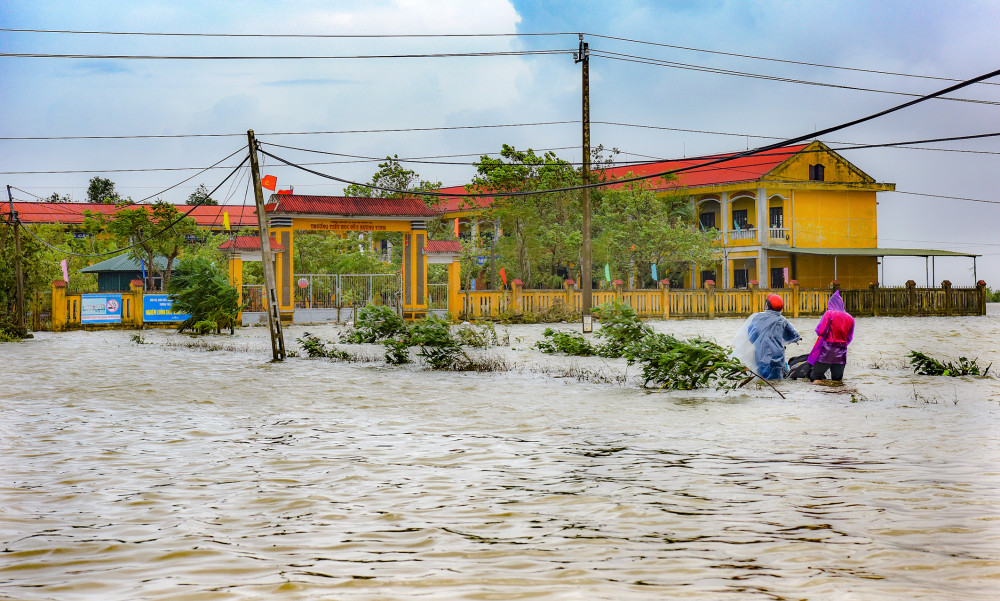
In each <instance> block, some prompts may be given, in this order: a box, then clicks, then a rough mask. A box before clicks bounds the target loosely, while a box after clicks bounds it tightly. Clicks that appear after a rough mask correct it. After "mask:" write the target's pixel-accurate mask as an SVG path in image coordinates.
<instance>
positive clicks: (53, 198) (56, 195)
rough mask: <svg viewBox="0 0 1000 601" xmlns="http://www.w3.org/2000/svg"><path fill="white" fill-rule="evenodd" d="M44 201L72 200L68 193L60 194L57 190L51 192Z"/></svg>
mask: <svg viewBox="0 0 1000 601" xmlns="http://www.w3.org/2000/svg"><path fill="white" fill-rule="evenodd" d="M45 202H73V199H72V198H70V197H69V196H68V195H65V194H64V195H62V196H60V195H59V193H58V192H53V193H52V196H49V197H48V198H46V199H45Z"/></svg>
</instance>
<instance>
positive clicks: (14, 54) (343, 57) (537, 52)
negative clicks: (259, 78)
mask: <svg viewBox="0 0 1000 601" xmlns="http://www.w3.org/2000/svg"><path fill="white" fill-rule="evenodd" d="M573 52H575V49H572V48H569V49H558V48H553V49H548V50H498V51H488V52H436V53H415V54H331V55H299V56H272V55H257V56H224V55H215V56H212V55H200V56H199V55H180V54H47V53H41V52H0V58H68V59H100V60H183V61H188V60H207V61H233V60H240V61H244V60H267V61H270V60H296V61H306V60H364V59H383V58H463V57H487V56H555V55H560V54H573Z"/></svg>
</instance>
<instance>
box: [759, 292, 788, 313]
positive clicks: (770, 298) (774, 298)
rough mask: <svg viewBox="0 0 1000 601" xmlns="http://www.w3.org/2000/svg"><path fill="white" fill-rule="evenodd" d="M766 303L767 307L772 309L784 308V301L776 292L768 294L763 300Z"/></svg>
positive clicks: (779, 309)
mask: <svg viewBox="0 0 1000 601" xmlns="http://www.w3.org/2000/svg"><path fill="white" fill-rule="evenodd" d="M764 302H766V303H767V308H768V309H772V310H774V311H781V310H782V309H784V308H785V301H783V300H781V297H780V296H778V295H777V294H768V295H767V298H766V299H765V301H764Z"/></svg>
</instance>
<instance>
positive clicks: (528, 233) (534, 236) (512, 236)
mask: <svg viewBox="0 0 1000 601" xmlns="http://www.w3.org/2000/svg"><path fill="white" fill-rule="evenodd" d="M476 170H477V174H476V176H475V177H474V178H473V179H472V183H471V184H470V185H469V186H467V188H468V189H470V190H471V191H475V192H487V193H488V192H522V191H534V190H546V189H552V188H560V187H567V186H572V185H575V184H578V183H579V182H580V175H579V173H578V172H577V171H576V169H574V168H573V166H572V165H571V164H570V163H568V162H567V161H564V160H562V159H560V158H559V157H557V156H556V155H555V154H553V153H551V152H547V153H545V154H544V155H542V156H539V155H536V154H535V153H534V151H533V150H531V149H530V148H529V149H528V150H527V151H519V150H517V149H515V148H514V147H513V146H509V145H507V144H504V145H503V148H502V149H501V151H500V157H499V158H493V157H490V156H486V155H484V156H482V157H481V158H480V160H479V161H478V162H477V163H476ZM579 196H580V195H579V193H576V192H551V193H547V194H535V195H531V196H522V197H513V198H508V197H496V198H495V199H494V200H493V203H492V205H491V206H490V207H489V208H487V209H485V210H484V211H483V212H482V217H481V219H482V220H483V221H485V220H490V221H492V222H493V227H492V228H489V229H492V230H493V231H494V232H502V234H503V235H501V236H500V237H496V236H495V235H493V236H490V239H489V241H488V243H487V245H488V246H489V247H490V248H489V249H482V250H481V251H480V252H479V254H486V255H491V254H492V255H495V256H496V262H495V265H504V266H506V269H507V272H508V278H510V279H513V278H520V279H521V280H522V281H524V283H525V285H526V286H527V287H529V288H539V287H551V286H553V284H555V285H556V286H558V285H559V284H560V283H561V281H562V278H561V277H559V276H558V275H557V272H559V271H560V269H568V268H569V267H570V265H569V264H570V263H572V262H578V261H579V259H578V257H579V254H580V244H581V234H580V225H581V217H580V206H579ZM481 227H482V226H481ZM495 265H494V268H492V269H490V273H491V277H496V275H497V273H498V272H499V269H497V268H496V267H495ZM497 285H498V283H497V282H496V281H494V282H491V283H490V284H489V286H490V287H491V288H493V287H495V286H497Z"/></svg>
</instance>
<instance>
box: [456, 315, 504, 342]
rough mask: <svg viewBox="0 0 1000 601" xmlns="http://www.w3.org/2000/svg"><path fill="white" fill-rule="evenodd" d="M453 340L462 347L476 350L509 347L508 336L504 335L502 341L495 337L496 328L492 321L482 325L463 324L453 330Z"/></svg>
mask: <svg viewBox="0 0 1000 601" xmlns="http://www.w3.org/2000/svg"><path fill="white" fill-rule="evenodd" d="M455 338H456V339H457V340H458V343H459V344H461V345H462V346H472V347H476V348H490V347H491V346H509V345H510V334H509V333H508V334H506V335H505V336H504V338H503V339H501V338H500V337H499V336H498V335H497V330H496V327H495V326H494V325H493V322H492V321H487V322H486V323H482V324H478V325H477V324H471V323H470V324H463V325H461V326H459V327H458V328H457V329H456V330H455Z"/></svg>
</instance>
